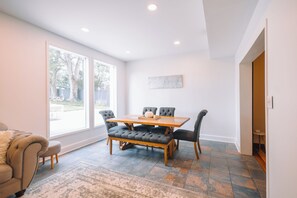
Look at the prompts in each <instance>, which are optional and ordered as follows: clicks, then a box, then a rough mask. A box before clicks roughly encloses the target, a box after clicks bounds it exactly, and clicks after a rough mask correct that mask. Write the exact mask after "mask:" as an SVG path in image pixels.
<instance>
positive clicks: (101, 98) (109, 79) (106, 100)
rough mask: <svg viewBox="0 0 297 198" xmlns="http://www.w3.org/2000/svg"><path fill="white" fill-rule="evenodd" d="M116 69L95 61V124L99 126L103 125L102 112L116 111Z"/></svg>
mask: <svg viewBox="0 0 297 198" xmlns="http://www.w3.org/2000/svg"><path fill="white" fill-rule="evenodd" d="M114 76H115V67H114V66H111V65H107V64H105V63H102V62H99V61H96V60H95V61H94V98H95V100H94V101H95V104H94V107H95V111H94V113H95V115H94V119H95V120H94V123H95V126H98V125H100V124H102V123H103V119H102V117H101V115H100V114H99V111H101V110H107V109H108V110H113V111H115V105H114V100H115V94H114V93H115V78H114Z"/></svg>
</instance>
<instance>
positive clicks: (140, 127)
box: [134, 107, 158, 131]
mask: <svg viewBox="0 0 297 198" xmlns="http://www.w3.org/2000/svg"><path fill="white" fill-rule="evenodd" d="M157 109H158V108H157V107H143V111H142V115H144V114H145V113H146V112H148V111H151V112H153V114H154V115H156V113H157ZM154 127H155V126H152V125H144V124H141V125H138V126H135V127H134V130H135V131H150V129H151V128H154Z"/></svg>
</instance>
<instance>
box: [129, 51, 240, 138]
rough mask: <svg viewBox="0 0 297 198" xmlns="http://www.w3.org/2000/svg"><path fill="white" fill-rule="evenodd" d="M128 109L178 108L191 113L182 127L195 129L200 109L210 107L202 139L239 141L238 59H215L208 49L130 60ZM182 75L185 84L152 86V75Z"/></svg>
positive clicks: (178, 112) (181, 112)
mask: <svg viewBox="0 0 297 198" xmlns="http://www.w3.org/2000/svg"><path fill="white" fill-rule="evenodd" d="M126 71H127V88H128V94H127V96H128V99H127V101H128V109H127V111H128V113H130V114H140V113H141V112H142V108H143V107H144V106H156V107H158V108H160V107H162V106H163V107H164V106H165V107H167V106H173V107H175V108H176V112H175V115H176V116H185V117H190V121H189V122H187V123H186V124H185V125H184V126H183V127H182V128H185V129H189V130H193V128H194V123H195V121H196V118H197V115H198V113H199V111H200V110H202V109H204V108H205V109H207V110H208V114H207V115H206V117H205V119H203V123H202V128H201V139H208V140H215V141H223V142H232V143H234V142H235V105H234V104H235V102H234V101H235V87H234V72H235V71H234V60H233V59H232V58H227V59H216V60H211V59H209V57H208V54H207V52H193V53H188V54H184V55H175V56H167V57H161V58H154V59H148V60H143V61H134V62H129V63H127V70H126ZM169 75H182V76H183V87H182V88H177V89H149V87H148V77H154V76H169Z"/></svg>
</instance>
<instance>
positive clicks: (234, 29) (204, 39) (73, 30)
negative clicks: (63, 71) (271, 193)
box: [0, 0, 258, 61]
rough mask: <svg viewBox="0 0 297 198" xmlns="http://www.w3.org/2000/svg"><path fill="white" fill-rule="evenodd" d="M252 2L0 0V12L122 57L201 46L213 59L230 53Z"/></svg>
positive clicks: (137, 57) (171, 52) (185, 50)
mask: <svg viewBox="0 0 297 198" xmlns="http://www.w3.org/2000/svg"><path fill="white" fill-rule="evenodd" d="M257 1H258V0H88V1H86V0H85V1H83V0H22V1H19V0H0V11H2V12H4V13H7V14H9V15H11V16H14V17H16V18H19V19H21V20H24V21H27V22H29V23H32V24H34V25H36V26H39V27H41V28H43V29H46V30H48V31H50V32H54V33H56V34H58V35H61V36H63V37H66V38H69V39H71V40H73V41H76V42H78V43H81V44H83V45H86V46H89V47H91V48H93V49H95V50H98V51H101V52H103V53H105V54H108V55H111V56H113V57H116V58H119V59H121V60H123V61H133V60H140V59H147V58H152V57H159V56H167V55H174V54H182V53H188V52H193V51H201V50H209V53H210V55H211V57H214V58H216V57H225V56H233V55H234V53H235V51H236V49H237V47H238V45H239V42H240V40H241V38H242V36H243V33H244V31H245V29H246V27H247V24H248V22H249V20H250V17H251V16H252V13H253V10H254V9H255V6H256V4H257ZM150 3H155V4H156V5H157V6H158V9H157V10H156V11H155V12H150V11H148V10H147V6H148V4H150ZM82 27H86V28H88V29H89V30H90V32H88V33H85V32H83V31H81V28H82ZM176 40H179V41H180V43H181V44H180V45H174V44H173V42H174V41H176ZM127 51H130V53H127Z"/></svg>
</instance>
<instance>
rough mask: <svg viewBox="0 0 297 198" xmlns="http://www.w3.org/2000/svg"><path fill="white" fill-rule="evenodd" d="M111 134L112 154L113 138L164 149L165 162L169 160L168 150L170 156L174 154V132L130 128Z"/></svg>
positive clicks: (110, 146) (110, 145)
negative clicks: (164, 132) (154, 131)
mask: <svg viewBox="0 0 297 198" xmlns="http://www.w3.org/2000/svg"><path fill="white" fill-rule="evenodd" d="M108 136H109V143H110V144H109V148H110V154H111V155H112V140H117V141H120V142H128V143H131V144H138V145H143V146H152V147H158V148H163V149H164V163H165V165H167V162H168V151H169V155H170V157H172V154H173V142H174V140H173V136H172V134H168V135H165V134H162V133H152V132H145V131H129V130H117V131H114V132H111V133H109V134H108ZM168 149H169V150H168Z"/></svg>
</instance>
